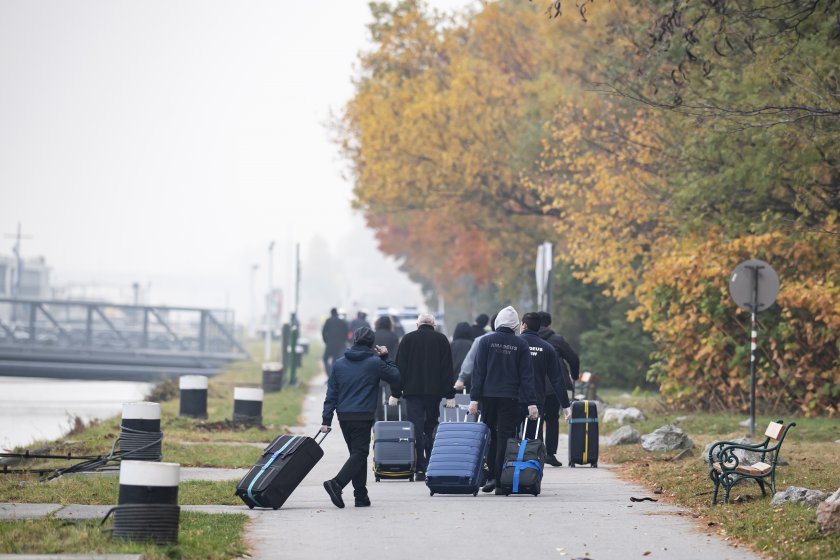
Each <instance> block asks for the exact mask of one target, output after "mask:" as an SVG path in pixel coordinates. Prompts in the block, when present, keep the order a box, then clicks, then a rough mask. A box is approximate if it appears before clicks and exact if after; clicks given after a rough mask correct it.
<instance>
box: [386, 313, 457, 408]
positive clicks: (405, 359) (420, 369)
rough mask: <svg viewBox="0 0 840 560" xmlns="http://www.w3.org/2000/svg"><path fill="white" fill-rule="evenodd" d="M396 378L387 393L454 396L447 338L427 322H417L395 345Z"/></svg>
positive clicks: (395, 394)
mask: <svg viewBox="0 0 840 560" xmlns="http://www.w3.org/2000/svg"><path fill="white" fill-rule="evenodd" d="M397 367H398V368H399V369H400V382H399V383H392V384H391V394H392V395H393V396H395V397H397V398H400V397H402V396H407V397H411V396H420V395H425V396H432V397H444V396H445V397H446V398H448V399H452V398H454V397H455V387H454V385H455V374H454V372H453V370H452V349H451V348H450V347H449V339H447V338H446V335H444V334H442V333H439V332H437V331H436V330H435V328H434V327H433V326H431V325H420V326H419V327H418V329H417V330H416V331H414V332H410V333H408V334H406V335H405V336H404V337H403V339H402V340H401V341H400V345H399V347H398V348H397Z"/></svg>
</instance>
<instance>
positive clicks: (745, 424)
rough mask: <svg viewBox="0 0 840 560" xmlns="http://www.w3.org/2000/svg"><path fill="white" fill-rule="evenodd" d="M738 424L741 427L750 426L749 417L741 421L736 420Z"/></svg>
mask: <svg viewBox="0 0 840 560" xmlns="http://www.w3.org/2000/svg"><path fill="white" fill-rule="evenodd" d="M738 425H739V426H741V427H742V428H749V427H750V419H749V418H747V419H746V420H744V421H743V422H738Z"/></svg>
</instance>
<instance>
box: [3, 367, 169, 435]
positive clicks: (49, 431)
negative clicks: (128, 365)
mask: <svg viewBox="0 0 840 560" xmlns="http://www.w3.org/2000/svg"><path fill="white" fill-rule="evenodd" d="M153 385H154V384H152V383H139V382H133V381H87V380H85V381H83V380H73V379H40V378H28V377H0V449H5V450H9V449H11V448H13V447H15V446H25V445H29V444H30V443H32V442H33V441H36V440H44V439H55V438H58V437H61V436H62V435H63V434H66V433H67V432H68V431H69V429H70V427H71V426H72V424H73V421H74V420H73V419H74V418H75V417H79V418H81V419H82V420H84V421H85V422H88V421H90V420H92V419H94V418H99V419H103V418H109V417H111V416H116V415H118V414H120V412H121V410H122V403H124V402H131V401H140V400H143V398H144V397H145V396H146V394H148V392H149V391H150V390H151V388H152V387H153Z"/></svg>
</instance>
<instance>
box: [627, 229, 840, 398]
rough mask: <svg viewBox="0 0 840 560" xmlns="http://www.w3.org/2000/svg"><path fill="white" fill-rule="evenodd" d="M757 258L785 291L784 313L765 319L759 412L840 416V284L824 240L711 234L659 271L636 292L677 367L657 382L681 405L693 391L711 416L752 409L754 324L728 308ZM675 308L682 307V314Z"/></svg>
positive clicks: (830, 240) (670, 257) (833, 254)
mask: <svg viewBox="0 0 840 560" xmlns="http://www.w3.org/2000/svg"><path fill="white" fill-rule="evenodd" d="M751 257H758V258H762V259H764V260H766V261H768V262H769V263H771V264H772V265H773V267H774V268H775V269H776V270H777V272H778V273H779V276H780V279H781V283H782V291H781V292H780V294H779V297H778V298H777V300H776V305H774V306H773V307H772V308H771V309H769V310H767V311H765V312H762V313H761V314H760V315H759V317H758V318H759V322H760V328H759V335H758V352H757V359H758V362H757V368H756V369H757V374H758V376H759V380H760V382H759V390H758V398H759V407H760V408H762V407H763V408H765V409H767V408H774V409H787V410H793V409H801V412H803V413H806V414H828V415H835V414H840V404H839V403H838V398H837V396H833V397H832V396H831V394H830V391H828V390H827V387H831V386H836V385H838V384H840V347H838V344H837V340H838V339H837V333H838V332H840V314H838V313H833V312H832V311H831V310H834V309H837V306H838V305H840V289H838V287H837V286H836V284H835V282H834V280H833V278H836V276H837V270H838V243H837V240H836V238H834V237H832V236H825V235H822V236H821V235H806V236H803V237H801V238H791V237H790V236H787V235H785V234H782V233H779V232H775V233H770V234H766V235H757V236H745V237H741V238H737V239H734V240H727V239H725V238H724V237H723V236H722V235H721V234H720V233H719V232H716V231H710V232H709V233H708V235H707V237H706V238H705V240H699V239H688V240H685V241H683V242H682V243H680V244H679V245H678V246H675V247H674V249H673V251H671V252H669V253H668V254H665V255H661V256H660V258H658V259H657V260H656V261H654V262H651V265H650V267H649V269H648V270H647V271H646V272H645V274H644V275H643V280H642V282H641V283H640V285H639V287H638V289H637V291H636V295H637V297H638V300H639V303H640V308H639V309H637V310H636V312H635V315H636V316H640V317H645V318H646V320H647V322H646V325H647V326H649V327H651V328H652V329H653V330H654V336H655V339H656V341H657V342H658V344H659V345H660V347H661V348H662V355H663V356H664V357H665V358H666V360H667V363H669V364H670V365H671V366H672V367H669V368H668V369H665V370H662V371H661V372H660V373H659V375H658V378H657V380H658V381H659V382H660V383H661V384H662V388H663V394H665V395H669V396H670V398H671V399H673V400H674V401H675V402H676V401H679V399H680V398H682V397H680V396H679V395H680V392H679V388H680V387H683V386H684V385H686V384H692V385H696V390H695V391H694V392H693V393H692V398H695V399H696V398H699V399H700V403H699V404H701V405H704V406H706V407H709V408H726V409H731V408H739V407H742V406H744V405H745V404H746V403H747V402H748V391H749V382H748V377H749V375H748V372H749V349H748V348H749V330H750V326H749V315H748V314H747V313H746V312H744V311H741V310H739V309H738V308H736V307H735V305H734V304H733V303H732V302H731V301H730V299H729V294H728V291H727V290H726V286H727V285H728V280H729V276H728V275H729V272H731V269H732V268H734V267H735V265H736V264H738V263H739V262H740V261H742V260H744V259H746V258H751ZM674 300H679V301H680V302H681V304H682V305H681V306H680V309H679V312H678V313H675V312H674V311H675V310H674V306H673V301H674ZM709 326H713V327H714V329H715V331H714V332H712V331H709V330H708V327H709ZM686 333H692V336H686ZM716 333H721V334H724V336H720V335H719V334H716ZM716 386H720V387H721V390H717V389H716ZM724 387H725V389H723V388H724Z"/></svg>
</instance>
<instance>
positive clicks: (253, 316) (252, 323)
mask: <svg viewBox="0 0 840 560" xmlns="http://www.w3.org/2000/svg"><path fill="white" fill-rule="evenodd" d="M259 267H260V265H258V264H252V265H251V289H250V292H251V293H250V294H249V295H250V298H249V299H250V302H249V303H250V305H251V313H250V317H249V318H248V330H249V331H250V332H249V333H248V336H256V334H257V302H256V300H255V299H254V293H255V285H256V281H257V269H258V268H259Z"/></svg>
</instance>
